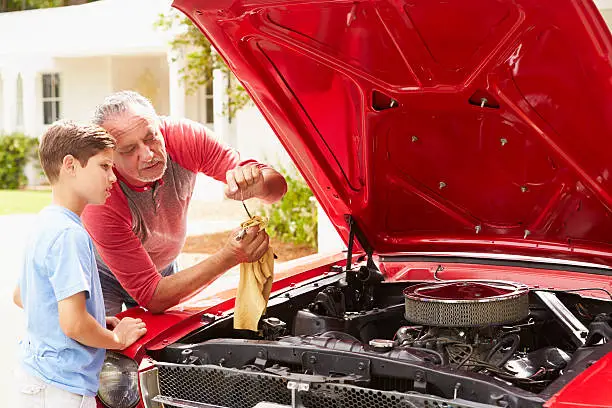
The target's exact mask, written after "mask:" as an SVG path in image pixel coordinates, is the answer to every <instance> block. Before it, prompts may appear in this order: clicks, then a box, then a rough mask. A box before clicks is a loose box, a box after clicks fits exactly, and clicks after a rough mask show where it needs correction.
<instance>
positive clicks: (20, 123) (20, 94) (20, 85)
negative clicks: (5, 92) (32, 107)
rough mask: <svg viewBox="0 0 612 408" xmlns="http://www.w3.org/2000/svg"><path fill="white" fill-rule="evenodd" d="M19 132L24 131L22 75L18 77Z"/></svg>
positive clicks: (17, 122)
mask: <svg viewBox="0 0 612 408" xmlns="http://www.w3.org/2000/svg"><path fill="white" fill-rule="evenodd" d="M16 119H17V120H16V122H15V123H16V125H17V129H18V130H23V79H22V78H21V74H19V75H17V118H16Z"/></svg>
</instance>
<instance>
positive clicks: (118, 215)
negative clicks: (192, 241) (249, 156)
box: [82, 118, 263, 306]
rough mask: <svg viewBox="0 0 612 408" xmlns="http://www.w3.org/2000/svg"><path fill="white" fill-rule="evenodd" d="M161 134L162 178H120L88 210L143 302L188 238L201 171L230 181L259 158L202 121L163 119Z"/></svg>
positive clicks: (115, 268)
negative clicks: (136, 182)
mask: <svg viewBox="0 0 612 408" xmlns="http://www.w3.org/2000/svg"><path fill="white" fill-rule="evenodd" d="M161 133H162V135H163V137H164V140H165V142H166V150H167V152H168V168H167V170H166V172H165V173H164V175H163V176H162V179H161V180H159V181H158V182H156V183H152V184H151V185H148V186H145V187H138V188H136V187H133V186H130V185H128V184H127V183H126V182H125V181H122V179H121V178H120V177H118V178H119V180H118V182H117V183H115V184H114V186H113V189H112V191H111V196H110V197H109V198H108V199H107V200H106V203H105V204H104V205H89V206H87V208H86V209H85V211H84V212H83V215H82V219H83V223H84V225H85V227H86V229H87V231H88V232H89V234H90V235H91V237H92V239H93V241H94V244H95V246H96V249H97V250H98V253H99V255H100V257H101V258H102V260H103V261H104V263H105V264H106V266H107V267H108V269H110V271H111V272H112V274H113V275H114V276H115V277H116V279H117V280H118V281H119V283H120V284H121V286H123V288H124V289H125V290H126V291H127V292H128V293H129V294H130V296H132V297H133V298H134V299H135V300H136V301H137V302H138V304H140V305H143V306H146V305H147V304H148V303H149V302H150V300H151V298H152V297H153V293H154V292H155V288H156V287H157V284H158V283H159V281H160V280H161V279H162V277H161V275H160V273H159V272H158V271H161V270H163V269H164V268H166V267H167V266H168V265H170V263H172V262H173V261H174V259H175V258H176V257H177V256H178V254H179V253H180V252H181V249H182V247H183V244H184V243H185V236H186V226H187V209H188V205H189V201H190V200H191V196H192V193H193V188H194V185H195V180H196V175H197V173H204V174H206V175H208V176H210V177H213V178H215V179H217V180H219V181H222V182H225V174H226V172H227V171H228V170H231V169H232V168H234V167H236V166H238V165H244V164H247V163H250V162H254V161H252V160H247V161H240V156H239V154H238V152H236V151H235V150H233V149H231V148H229V147H228V146H226V145H224V144H222V143H220V142H219V141H218V140H216V139H215V138H214V137H213V136H211V135H210V134H208V133H207V130H206V128H205V127H204V126H203V125H201V124H199V123H196V122H192V121H189V120H186V119H181V120H177V119H172V118H162V119H161ZM262 167H263V165H262ZM118 176H119V175H118ZM100 273H103V272H102V270H101V271H100Z"/></svg>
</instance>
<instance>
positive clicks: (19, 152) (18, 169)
mask: <svg viewBox="0 0 612 408" xmlns="http://www.w3.org/2000/svg"><path fill="white" fill-rule="evenodd" d="M37 147H38V140H37V139H34V138H30V137H27V136H25V135H23V134H21V133H13V134H10V135H4V136H0V189H18V188H21V187H24V186H25V185H26V184H27V182H28V179H27V178H26V175H25V172H24V170H25V166H26V164H27V163H28V161H29V160H31V159H33V158H34V157H36V152H37Z"/></svg>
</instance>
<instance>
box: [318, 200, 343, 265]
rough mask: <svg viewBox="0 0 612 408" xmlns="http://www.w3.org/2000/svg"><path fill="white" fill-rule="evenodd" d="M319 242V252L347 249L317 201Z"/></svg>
mask: <svg viewBox="0 0 612 408" xmlns="http://www.w3.org/2000/svg"><path fill="white" fill-rule="evenodd" d="M317 241H318V242H317V243H318V247H319V248H318V249H319V253H329V252H339V251H343V250H345V249H346V245H344V242H343V241H342V238H340V235H339V234H338V231H336V227H334V224H332V222H331V221H330V220H329V217H328V216H327V214H325V212H324V211H323V207H321V204H319V203H318V202H317Z"/></svg>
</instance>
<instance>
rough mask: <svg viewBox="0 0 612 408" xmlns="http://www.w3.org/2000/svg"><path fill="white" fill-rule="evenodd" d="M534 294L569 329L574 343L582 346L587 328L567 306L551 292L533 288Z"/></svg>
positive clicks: (587, 331)
mask: <svg viewBox="0 0 612 408" xmlns="http://www.w3.org/2000/svg"><path fill="white" fill-rule="evenodd" d="M534 292H535V294H536V295H537V296H538V297H539V298H540V299H541V300H542V302H543V303H544V304H545V305H546V306H548V308H549V309H550V310H551V312H553V313H554V314H555V316H557V317H558V318H559V320H561V322H562V323H563V325H564V326H565V327H566V328H567V329H568V330H569V331H570V333H571V334H572V336H573V340H574V343H575V344H576V345H577V346H578V347H581V346H584V342H585V339H586V337H587V334H588V333H589V330H588V329H587V328H586V327H585V326H584V325H583V324H582V323H581V322H580V320H578V319H577V318H576V316H574V315H573V314H572V312H570V311H569V309H568V308H567V307H565V305H564V304H563V303H562V302H561V301H560V300H559V298H558V297H557V295H555V294H554V293H552V292H543V291H540V290H535V291H534Z"/></svg>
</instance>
